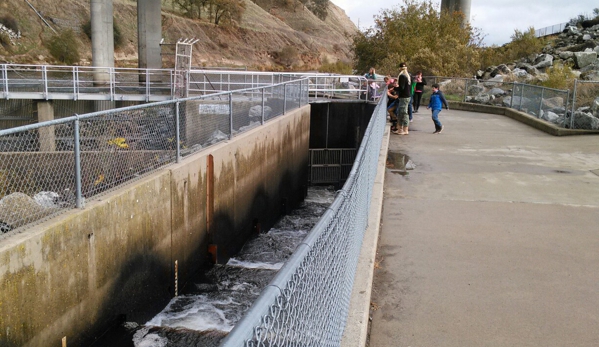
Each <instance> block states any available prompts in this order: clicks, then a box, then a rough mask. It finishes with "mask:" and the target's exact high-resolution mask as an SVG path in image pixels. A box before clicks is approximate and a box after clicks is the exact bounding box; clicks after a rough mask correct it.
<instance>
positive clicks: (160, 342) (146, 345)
mask: <svg viewBox="0 0 599 347" xmlns="http://www.w3.org/2000/svg"><path fill="white" fill-rule="evenodd" d="M149 330H150V327H143V328H141V329H139V330H138V331H136V332H135V334H134V335H133V344H134V345H135V347H166V345H167V344H168V339H167V338H166V337H161V336H158V335H156V334H148V331H149Z"/></svg>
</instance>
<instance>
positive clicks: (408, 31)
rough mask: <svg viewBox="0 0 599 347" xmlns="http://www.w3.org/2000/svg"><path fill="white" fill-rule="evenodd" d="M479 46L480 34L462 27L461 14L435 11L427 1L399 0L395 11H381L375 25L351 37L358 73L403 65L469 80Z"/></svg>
mask: <svg viewBox="0 0 599 347" xmlns="http://www.w3.org/2000/svg"><path fill="white" fill-rule="evenodd" d="M481 44H482V39H481V37H480V34H479V33H478V32H477V31H476V30H475V29H473V28H472V27H471V26H470V25H465V26H464V25H463V14H461V13H459V12H453V13H447V12H443V13H440V12H439V11H438V10H437V9H436V8H435V7H434V6H433V4H432V2H431V1H430V0H426V1H424V2H422V3H420V2H418V1H416V0H404V3H403V5H401V6H399V7H396V8H393V9H384V10H382V12H381V13H380V14H379V15H377V16H375V26H374V27H372V28H369V29H366V30H365V31H364V32H362V33H360V34H358V35H357V36H356V37H355V38H354V44H353V49H354V54H355V57H356V61H355V68H356V70H357V71H358V72H359V73H361V72H364V71H367V70H368V68H369V67H371V66H374V67H377V69H378V71H381V72H383V73H386V74H396V73H397V72H398V71H399V63H401V62H406V63H407V64H408V67H409V70H410V71H413V72H415V71H417V70H422V71H424V72H425V73H426V74H434V75H441V76H470V74H471V72H470V71H471V70H472V66H473V65H474V66H477V64H478V58H479V57H478V48H479V47H480V46H481Z"/></svg>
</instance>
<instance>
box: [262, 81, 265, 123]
mask: <svg viewBox="0 0 599 347" xmlns="http://www.w3.org/2000/svg"><path fill="white" fill-rule="evenodd" d="M265 92H266V87H262V125H264V93H265Z"/></svg>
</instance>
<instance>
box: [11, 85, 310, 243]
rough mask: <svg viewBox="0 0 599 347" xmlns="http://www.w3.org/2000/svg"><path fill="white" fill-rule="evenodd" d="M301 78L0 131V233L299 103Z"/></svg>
mask: <svg viewBox="0 0 599 347" xmlns="http://www.w3.org/2000/svg"><path fill="white" fill-rule="evenodd" d="M308 101H309V97H308V79H307V78H303V79H297V80H291V81H287V82H283V83H278V84H274V85H270V86H268V87H259V88H251V89H240V90H236V91H231V92H223V93H216V94H211V95H207V96H197V97H190V98H186V99H179V100H170V101H162V102H156V103H151V104H145V105H138V106H131V107H124V108H119V109H113V110H109V111H101V112H94V113H89V114H85V115H75V116H71V117H67V118H62V119H57V120H54V121H50V122H44V123H37V124H31V125H27V126H21V127H17V128H11V129H7V130H0V199H1V200H0V229H1V232H0V235H2V234H4V233H7V232H10V231H11V230H14V229H16V228H19V227H25V226H28V225H31V224H32V223H35V222H38V221H40V220H43V219H45V218H46V217H49V216H53V215H55V214H56V213H60V212H63V211H65V210H67V209H71V208H74V207H82V206H84V204H85V199H89V198H91V197H94V196H97V195H98V194H102V193H104V192H106V191H109V190H111V189H114V188H115V187H118V186H120V185H122V184H123V183H125V182H128V181H130V180H133V179H137V178H139V177H141V176H143V175H146V174H148V173H150V172H153V171H155V170H157V169H159V168H162V167H164V166H166V165H168V164H171V163H174V162H178V161H179V160H180V158H182V157H185V156H187V155H189V154H191V153H195V152H197V151H199V150H201V149H202V148H205V147H207V146H211V145H213V144H215V143H217V142H220V141H223V140H226V139H230V138H232V137H233V136H235V135H236V134H238V133H240V132H243V131H246V130H248V129H250V128H253V127H256V126H260V125H262V124H264V123H265V122H267V121H268V120H270V119H272V118H275V117H278V116H281V115H283V114H285V113H286V112H287V111H289V110H293V109H297V108H299V107H301V106H304V105H307V104H308Z"/></svg>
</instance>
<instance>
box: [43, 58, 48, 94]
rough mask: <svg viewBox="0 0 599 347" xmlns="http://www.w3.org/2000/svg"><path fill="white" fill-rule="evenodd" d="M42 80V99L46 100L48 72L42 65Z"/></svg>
mask: <svg viewBox="0 0 599 347" xmlns="http://www.w3.org/2000/svg"><path fill="white" fill-rule="evenodd" d="M42 79H43V80H44V99H46V100H48V70H47V67H46V65H42Z"/></svg>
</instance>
